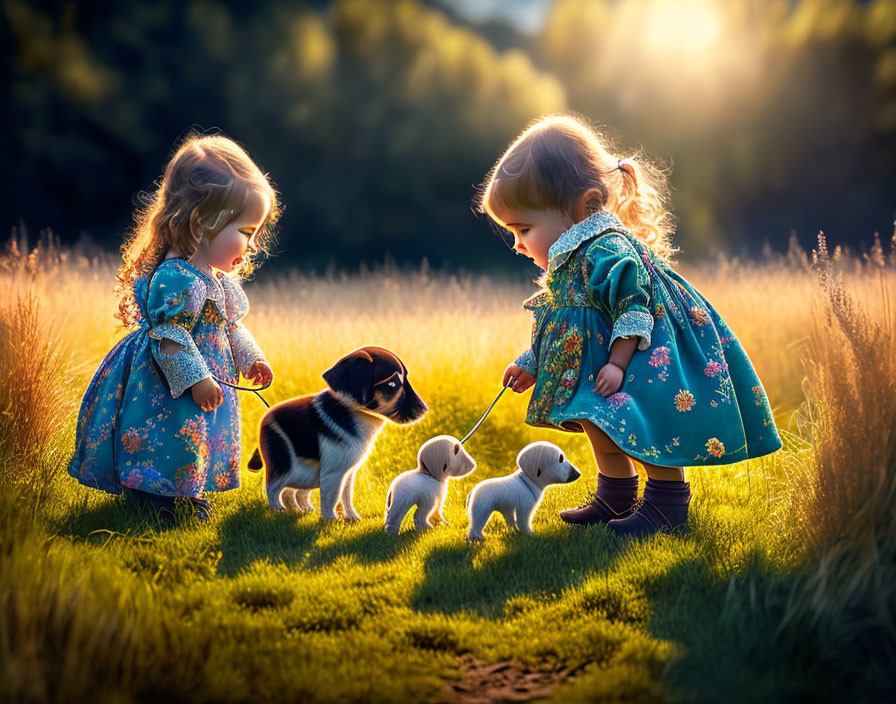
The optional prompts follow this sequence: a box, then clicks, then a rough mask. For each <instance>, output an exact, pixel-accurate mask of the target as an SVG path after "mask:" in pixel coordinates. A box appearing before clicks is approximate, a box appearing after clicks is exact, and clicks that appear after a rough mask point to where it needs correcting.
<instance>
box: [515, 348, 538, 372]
mask: <svg viewBox="0 0 896 704" xmlns="http://www.w3.org/2000/svg"><path fill="white" fill-rule="evenodd" d="M513 363H514V364H516V365H517V366H518V367H519V368H520V369H522V370H523V371H526V372H529V373H530V374H531V375H532V376H535V372H536V370H537V368H538V363H537V361H536V359H535V353H534V352H532V350H531V349H528V350H526V351H525V352H523V353H522V354H521V355H520V356H519V357H517V358H516V359H515V360H514V362H513Z"/></svg>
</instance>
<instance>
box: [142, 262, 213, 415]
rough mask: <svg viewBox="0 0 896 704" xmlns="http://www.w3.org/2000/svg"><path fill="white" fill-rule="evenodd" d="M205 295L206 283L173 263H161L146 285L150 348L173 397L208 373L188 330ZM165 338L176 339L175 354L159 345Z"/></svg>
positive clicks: (205, 376) (203, 301) (206, 290)
mask: <svg viewBox="0 0 896 704" xmlns="http://www.w3.org/2000/svg"><path fill="white" fill-rule="evenodd" d="M207 295H208V285H207V284H206V283H205V282H204V281H203V280H202V279H201V278H200V277H198V276H196V274H194V273H193V272H191V271H190V270H188V269H186V268H185V267H182V266H180V265H178V264H176V263H175V264H169V265H166V266H163V267H160V268H159V269H158V271H156V273H155V274H154V275H153V277H152V281H151V282H150V285H149V295H148V300H147V313H148V315H149V321H148V322H149V338H150V350H151V352H152V356H153V358H154V359H155V361H156V362H157V363H158V365H159V368H160V369H161V370H162V373H163V374H164V375H165V378H166V379H167V381H168V386H169V388H170V389H171V395H172V396H173V397H174V398H178V397H179V396H180V395H181V394H182V393H183V392H184V391H185V390H186V389H188V388H190V387H191V386H193V384H195V383H196V382H198V381H202V380H203V379H206V378H208V377H210V376H211V373H210V372H209V370H208V367H207V366H206V363H205V359H204V358H203V357H202V354H201V353H200V352H199V349H198V348H197V347H196V342H195V341H194V340H193V336H192V334H191V333H190V331H191V330H192V328H193V325H194V324H195V322H196V319H197V318H198V317H199V314H200V313H201V312H202V308H203V306H204V305H205V301H206V298H207ZM165 339H167V340H171V341H172V342H176V343H177V344H178V345H180V346H181V349H180V350H178V351H177V352H176V353H175V354H165V353H164V352H162V345H161V341H162V340H165Z"/></svg>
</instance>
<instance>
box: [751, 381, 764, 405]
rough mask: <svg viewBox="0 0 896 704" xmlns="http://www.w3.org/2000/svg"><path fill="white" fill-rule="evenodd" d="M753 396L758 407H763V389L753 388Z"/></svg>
mask: <svg viewBox="0 0 896 704" xmlns="http://www.w3.org/2000/svg"><path fill="white" fill-rule="evenodd" d="M753 395H754V396H755V397H756V405H757V406H761V405H762V387H761V386H754V387H753Z"/></svg>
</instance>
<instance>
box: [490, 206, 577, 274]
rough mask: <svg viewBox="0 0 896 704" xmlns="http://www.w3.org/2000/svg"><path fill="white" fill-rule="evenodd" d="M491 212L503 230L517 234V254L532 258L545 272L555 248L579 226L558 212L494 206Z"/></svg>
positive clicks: (515, 238) (515, 242)
mask: <svg viewBox="0 0 896 704" xmlns="http://www.w3.org/2000/svg"><path fill="white" fill-rule="evenodd" d="M490 212H491V215H492V217H493V218H494V219H495V220H496V221H497V223H498V224H499V225H500V226H501V227H503V228H505V229H506V230H507V231H508V232H510V233H512V234H513V251H515V252H519V253H520V254H522V255H523V256H524V257H528V258H529V259H531V260H532V261H533V262H535V263H536V264H537V265H538V266H540V267H541V268H542V269H547V268H548V250H549V249H550V248H551V245H552V244H554V242H556V241H557V240H558V239H559V237H560V235H562V234H563V233H564V232H566V231H567V230H568V229H569V228H570V227H572V226H573V225H574V224H575V223H573V221H572V219H571V218H569V216H567V215H565V214H563V213H561V212H560V211H558V210H526V209H523V208H508V207H507V206H505V205H504V204H503V203H494V204H492V205H491V207H490Z"/></svg>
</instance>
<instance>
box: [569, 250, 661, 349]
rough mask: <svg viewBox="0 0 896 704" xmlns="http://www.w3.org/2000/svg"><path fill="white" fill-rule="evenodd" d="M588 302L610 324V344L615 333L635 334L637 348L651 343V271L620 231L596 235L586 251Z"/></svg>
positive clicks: (616, 335)
mask: <svg viewBox="0 0 896 704" xmlns="http://www.w3.org/2000/svg"><path fill="white" fill-rule="evenodd" d="M586 273H587V275H588V295H589V298H590V300H591V303H592V304H593V305H594V306H596V307H597V308H598V309H600V310H601V311H603V312H604V313H606V315H607V316H609V318H610V320H611V321H612V324H613V332H612V334H611V335H610V345H609V346H610V347H611V348H612V346H613V342H614V341H615V340H616V338H618V337H630V336H632V335H637V336H638V337H639V338H640V340H639V342H638V349H639V350H646V349H647V348H648V347H650V335H651V333H652V332H653V316H652V315H651V314H650V275H649V274H648V273H647V269H646V268H645V266H644V263H643V262H642V261H641V257H640V256H639V254H638V252H637V251H636V250H635V248H634V247H633V246H632V244H631V243H630V242H629V241H628V240H627V239H626V238H625V237H623V236H622V235H618V234H610V235H605V236H603V237H598V238H597V239H596V240H595V241H594V242H593V243H591V244H590V245H589V246H588V250H587V252H586Z"/></svg>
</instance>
